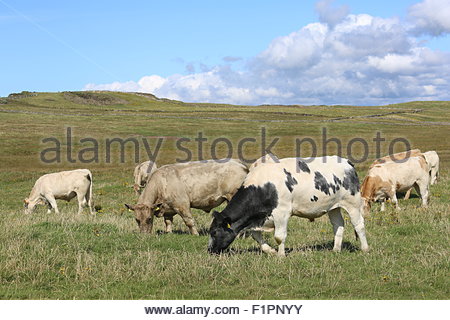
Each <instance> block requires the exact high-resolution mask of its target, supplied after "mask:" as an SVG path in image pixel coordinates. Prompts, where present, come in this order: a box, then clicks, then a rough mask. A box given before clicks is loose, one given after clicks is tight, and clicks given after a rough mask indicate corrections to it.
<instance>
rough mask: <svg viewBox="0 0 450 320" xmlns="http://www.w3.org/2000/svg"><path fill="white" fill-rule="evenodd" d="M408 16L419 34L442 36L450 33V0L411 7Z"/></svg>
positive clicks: (427, 2)
mask: <svg viewBox="0 0 450 320" xmlns="http://www.w3.org/2000/svg"><path fill="white" fill-rule="evenodd" d="M408 14H409V17H410V19H411V21H412V23H413V24H414V25H415V28H414V32H416V33H417V34H430V35H432V36H440V35H443V34H446V33H450V1H449V0H425V1H423V2H420V3H417V4H415V5H413V6H411V7H410V8H409V12H408Z"/></svg>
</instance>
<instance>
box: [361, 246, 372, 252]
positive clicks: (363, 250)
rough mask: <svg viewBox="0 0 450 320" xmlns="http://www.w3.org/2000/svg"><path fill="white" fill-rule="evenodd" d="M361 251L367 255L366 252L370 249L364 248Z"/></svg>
mask: <svg viewBox="0 0 450 320" xmlns="http://www.w3.org/2000/svg"><path fill="white" fill-rule="evenodd" d="M361 251H362V252H364V253H366V252H369V251H370V248H369V247H363V248H361Z"/></svg>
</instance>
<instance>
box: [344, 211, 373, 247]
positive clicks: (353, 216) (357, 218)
mask: <svg viewBox="0 0 450 320" xmlns="http://www.w3.org/2000/svg"><path fill="white" fill-rule="evenodd" d="M347 212H348V214H349V216H350V222H351V223H352V225H353V228H354V229H355V232H356V234H357V235H358V238H359V242H360V244H361V250H362V251H364V252H367V251H369V245H368V244H367V239H366V229H365V228H364V218H363V217H362V214H361V212H360V210H359V208H358V207H353V208H351V209H347Z"/></svg>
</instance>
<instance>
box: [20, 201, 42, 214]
mask: <svg viewBox="0 0 450 320" xmlns="http://www.w3.org/2000/svg"><path fill="white" fill-rule="evenodd" d="M37 204H38V201H37V200H34V201H33V200H30V199H28V198H27V199H24V200H23V207H24V208H25V213H26V214H30V213H32V212H33V211H34V207H35V206H36V205H37Z"/></svg>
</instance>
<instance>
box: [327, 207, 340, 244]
mask: <svg viewBox="0 0 450 320" xmlns="http://www.w3.org/2000/svg"><path fill="white" fill-rule="evenodd" d="M328 217H329V218H330V222H331V224H332V225H333V232H334V247H333V251H334V252H341V248H342V238H343V236H344V219H343V218H342V215H341V208H336V209H333V210H331V211H329V212H328Z"/></svg>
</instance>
